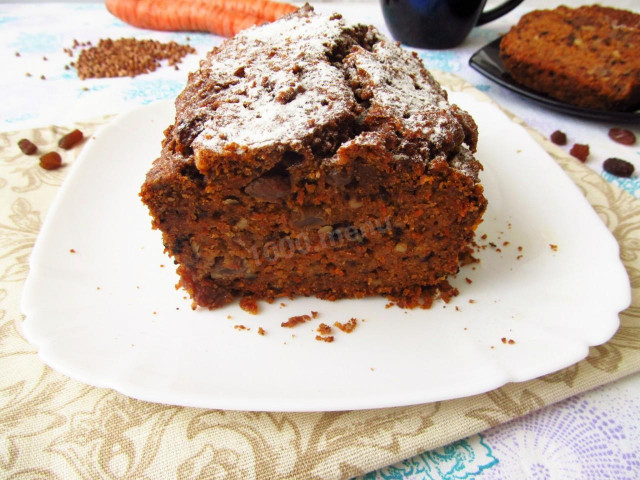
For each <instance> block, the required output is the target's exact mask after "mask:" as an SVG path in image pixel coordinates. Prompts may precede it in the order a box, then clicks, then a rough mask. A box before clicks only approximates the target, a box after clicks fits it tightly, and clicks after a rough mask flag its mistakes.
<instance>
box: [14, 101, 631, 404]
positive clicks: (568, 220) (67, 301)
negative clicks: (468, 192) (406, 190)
mask: <svg viewBox="0 0 640 480" xmlns="http://www.w3.org/2000/svg"><path fill="white" fill-rule="evenodd" d="M451 100H452V101H453V102H455V103H458V104H459V105H460V106H461V107H462V108H465V109H467V110H468V111H469V112H470V113H471V114H472V115H473V117H474V118H475V119H476V121H477V123H478V125H479V128H480V143H479V147H478V153H477V157H478V159H479V160H480V161H481V162H482V163H483V164H484V167H485V170H484V172H482V174H481V179H482V182H483V184H484V186H485V191H486V196H487V198H488V200H489V208H488V210H487V212H486V214H485V217H484V218H485V220H484V222H483V223H482V224H481V225H480V228H479V231H478V235H479V236H480V235H483V234H486V235H487V239H486V241H480V243H487V242H493V243H495V244H496V248H493V247H488V248H486V249H485V250H481V251H480V253H479V254H478V255H479V257H480V259H481V263H479V264H477V265H476V266H475V269H473V268H472V267H471V266H467V267H465V268H464V269H462V270H461V272H460V273H459V274H458V276H457V278H456V279H454V280H452V283H454V284H455V285H456V286H458V287H459V289H460V292H461V293H460V295H459V296H458V297H456V298H454V299H453V300H452V301H451V303H450V304H448V305H445V304H444V303H443V302H442V301H438V302H436V303H435V304H434V306H433V307H432V308H431V309H430V310H420V309H417V310H412V311H411V310H402V309H400V308H398V307H393V308H388V309H387V308H385V304H387V303H388V301H387V300H386V299H383V298H369V299H364V300H342V301H338V302H328V301H322V300H318V299H316V298H297V299H295V300H284V303H285V304H286V306H285V307H282V306H281V305H280V302H279V301H278V302H276V303H274V304H271V305H268V304H266V303H264V302H261V304H260V309H261V312H260V314H259V315H257V316H253V315H249V314H247V313H246V312H244V311H242V310H241V309H240V308H239V307H238V305H237V303H236V304H233V305H229V306H227V307H225V308H222V309H220V310H215V311H209V310H203V309H198V310H195V311H193V310H192V309H191V308H190V300H187V299H185V298H184V297H185V293H184V292H183V291H176V290H175V289H174V285H175V283H176V282H177V280H178V278H177V276H176V274H175V273H174V268H173V267H174V266H173V262H172V260H171V259H169V258H168V257H167V256H166V255H164V254H163V246H162V241H161V235H160V233H159V232H158V231H152V230H151V228H150V217H149V214H148V212H147V209H146V207H144V206H143V205H142V203H141V202H140V200H139V198H138V191H139V189H140V186H141V184H142V182H143V180H144V176H145V173H146V172H147V170H148V169H149V167H150V165H151V162H152V161H153V159H154V158H156V157H157V156H158V155H159V152H160V141H161V139H162V131H163V130H164V128H165V127H166V126H167V125H169V124H170V123H171V122H172V121H173V116H174V111H173V105H172V104H171V103H169V102H162V103H157V104H153V105H150V106H146V107H142V108H138V109H136V110H133V111H131V112H129V113H126V114H123V115H122V116H120V117H118V118H117V119H116V120H114V121H113V122H112V123H110V124H109V125H107V126H105V127H104V128H103V129H101V130H100V131H99V132H98V133H97V134H96V135H95V139H92V140H90V141H89V142H88V144H87V145H86V146H85V148H84V151H83V152H82V155H81V157H80V158H79V159H78V160H77V161H76V162H75V164H74V165H73V167H72V171H71V172H70V173H69V176H68V178H67V180H66V181H65V184H64V186H63V187H62V189H61V191H60V192H59V194H58V197H57V198H56V201H55V204H54V205H53V206H52V209H51V211H50V213H49V214H48V216H47V218H46V221H45V223H44V225H43V227H42V231H41V233H40V236H39V238H38V240H37V243H36V246H35V248H34V251H33V254H32V256H31V271H30V274H29V277H28V279H27V282H26V285H25V289H24V295H23V301H22V308H23V312H24V313H25V315H26V320H25V322H24V333H25V335H26V337H27V339H28V340H29V341H30V342H31V343H33V344H34V345H36V346H37V347H38V349H39V354H40V357H41V358H42V360H43V361H44V362H45V363H47V364H48V365H50V366H51V367H53V368H55V369H56V370H59V371H61V372H62V373H64V374H66V375H68V376H70V377H73V378H76V379H78V380H80V381H83V382H85V383H88V384H91V385H95V386H100V387H110V388H113V389H116V390H118V391H120V392H122V393H125V394H127V395H130V396H132V397H136V398H140V399H143V400H149V401H154V402H162V403H167V404H176V405H185V406H195V407H207V408H219V409H235V410H262V411H315V410H322V411H327V410H349V409H366V408H381V407H391V406H401V405H410V404H417V403H423V402H431V401H437V400H445V399H451V398H456V397H462V396H467V395H473V394H477V393H481V392H485V391H488V390H491V389H494V388H497V387H500V386H501V385H504V384H505V383H507V382H511V381H524V380H529V379H532V378H535V377H538V376H540V375H544V374H547V373H551V372H553V371H556V370H559V369H561V368H564V367H567V366H569V365H571V364H573V363H575V362H577V361H579V360H581V359H583V358H584V357H585V356H586V355H587V353H588V348H589V346H592V345H598V344H601V343H603V342H605V341H607V340H608V339H609V338H610V337H611V336H612V335H613V334H614V332H615V331H616V329H617V328H618V325H619V320H618V312H620V311H621V310H623V309H624V308H626V307H627V306H628V305H629V303H630V287H629V280H628V277H627V274H626V272H625V269H624V267H623V265H622V264H621V262H620V260H619V256H618V255H619V250H618V245H617V243H616V241H615V240H614V238H613V237H612V235H611V234H610V233H609V231H608V230H607V229H606V228H605V226H604V225H603V223H602V222H601V220H600V219H599V218H598V216H597V215H596V213H595V212H594V211H593V209H592V208H591V206H590V205H589V204H588V203H587V201H586V200H585V198H584V197H583V196H582V194H581V193H580V191H579V190H578V188H577V187H576V186H575V185H574V184H573V183H572V182H571V180H570V179H569V178H568V177H567V176H566V175H565V173H564V172H563V171H562V170H561V168H560V167H559V166H558V165H557V164H556V163H555V162H554V161H553V160H552V159H551V158H550V157H549V155H548V154H547V153H546V152H545V151H544V150H543V149H542V148H541V147H540V146H539V145H538V144H537V143H536V142H535V141H534V140H533V139H532V138H531V137H530V136H529V135H528V134H527V133H526V131H525V130H524V129H523V128H522V127H520V126H518V125H515V124H513V123H512V122H511V121H510V120H509V119H508V118H507V117H506V116H505V115H504V114H503V113H502V112H501V111H500V110H499V109H498V108H496V107H495V106H493V105H491V104H488V103H482V102H479V101H477V100H475V99H474V98H473V97H471V96H469V95H468V94H464V93H454V94H451ZM504 242H509V243H508V245H504ZM550 244H554V245H557V246H558V249H557V251H554V250H553V249H552V248H550ZM518 246H522V251H518V248H517V247H518ZM498 248H499V249H500V250H501V252H498V250H497V249H498ZM71 249H74V250H75V252H76V253H71V252H70V250H71ZM519 255H522V257H521V258H520V259H518V256H519ZM465 277H467V278H469V279H470V280H472V282H473V283H471V284H468V283H467V282H466V280H465ZM471 300H472V301H473V303H471ZM456 307H457V308H456ZM312 310H314V311H318V312H319V317H318V318H317V320H313V321H311V322H308V323H306V324H303V325H300V326H298V327H296V328H293V329H286V328H282V327H281V326H280V324H281V322H283V321H286V319H287V318H288V317H291V316H293V315H301V314H308V313H309V312H310V311H312ZM228 316H231V318H228ZM351 317H355V318H358V319H360V320H361V321H360V322H359V324H358V327H357V328H356V330H355V331H354V332H353V333H351V334H345V333H343V332H340V331H338V330H335V329H334V330H335V341H334V342H333V343H324V342H318V341H316V340H315V336H316V332H315V328H317V326H318V324H319V323H320V322H324V323H326V324H328V325H332V324H333V323H334V321H340V322H346V321H348V320H349V319H350V318H351ZM235 325H244V326H246V327H247V328H248V329H250V330H238V329H236V328H234V326H235ZM258 327H263V328H264V329H265V330H266V335H264V336H260V335H258V334H257V330H258ZM502 338H505V339H506V343H503V341H502V340H501V339H502ZM509 339H513V340H514V342H515V343H512V344H511V343H509V342H508V340H509Z"/></svg>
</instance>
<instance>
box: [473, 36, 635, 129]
mask: <svg viewBox="0 0 640 480" xmlns="http://www.w3.org/2000/svg"><path fill="white" fill-rule="evenodd" d="M501 39H502V37H500V38H497V39H495V40H494V41H493V42H491V43H489V44H487V45H485V46H484V47H482V48H481V49H480V50H478V51H477V52H476V53H474V54H473V55H472V56H471V58H470V59H469V65H470V66H471V68H473V69H474V70H477V71H478V72H480V73H481V74H482V75H484V76H485V77H487V78H490V79H491V80H493V81H494V82H497V83H499V84H500V85H502V86H503V87H505V88H508V89H509V90H511V91H512V92H516V93H519V94H520V95H522V96H524V97H526V98H528V99H529V100H533V101H534V102H536V103H539V104H540V105H544V106H545V107H548V108H551V109H553V110H557V111H559V112H562V113H568V114H570V115H576V116H578V117H584V118H592V119H595V120H613V121H616V122H635V123H637V122H640V111H629V112H616V111H610V110H596V109H593V108H583V107H576V106H575V105H570V104H568V103H565V102H562V101H560V100H556V99H554V98H550V97H548V96H547V95H545V94H544V93H540V92H536V91H535V90H531V89H530V88H527V87H524V86H522V85H519V84H518V83H516V82H515V80H513V78H511V76H510V75H509V74H508V73H507V71H506V69H505V68H504V64H503V63H502V59H501V58H500V40H501Z"/></svg>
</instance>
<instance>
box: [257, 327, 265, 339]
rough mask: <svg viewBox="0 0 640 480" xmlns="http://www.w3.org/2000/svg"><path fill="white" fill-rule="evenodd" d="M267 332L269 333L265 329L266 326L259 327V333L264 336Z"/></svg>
mask: <svg viewBox="0 0 640 480" xmlns="http://www.w3.org/2000/svg"><path fill="white" fill-rule="evenodd" d="M265 333H267V332H266V331H265V329H264V328H262V327H258V335H262V336H263V337H264V334H265Z"/></svg>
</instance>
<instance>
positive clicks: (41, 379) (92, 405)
mask: <svg viewBox="0 0 640 480" xmlns="http://www.w3.org/2000/svg"><path fill="white" fill-rule="evenodd" d="M439 78H440V80H441V81H442V82H443V83H444V84H445V85H447V86H448V88H449V89H451V90H465V91H469V92H472V93H473V94H474V95H476V96H478V97H479V98H482V99H484V100H486V101H490V100H489V99H488V97H486V96H484V95H483V94H482V93H480V92H478V91H476V90H474V89H473V88H472V87H471V86H469V85H468V84H466V83H464V82H463V81H462V80H460V79H458V78H456V77H454V76H452V75H445V74H441V75H439ZM107 120H108V119H107V118H103V119H100V120H97V121H94V122H85V123H81V124H77V125H74V126H67V127H48V128H40V129H33V130H28V131H21V132H12V133H0V200H1V202H0V478H10V479H25V480H26V479H43V480H44V479H75V478H81V479H103V478H108V479H124V478H126V479H162V478H179V479H212V478H229V479H242V480H247V479H298V480H301V479H302V480H311V479H322V480H329V479H338V478H350V477H354V476H358V475H362V474H364V473H366V472H369V471H371V470H374V469H377V468H380V467H382V466H385V465H388V464H391V463H394V462H397V461H399V460H402V459H405V458H408V457H410V456H412V455H415V454H417V453H420V452H423V451H425V450H428V449H432V448H435V447H438V446H441V445H445V444H447V443H450V442H452V441H454V440H457V439H460V438H463V437H467V436H469V435H471V434H473V433H476V432H479V431H482V430H485V429H487V428H489V427H491V426H495V425H498V424H500V423H503V422H506V421H508V420H510V419H513V418H516V417H519V416H522V415H525V414H527V413H529V412H532V411H534V410H537V409H539V408H541V407H543V406H545V405H549V404H551V403H554V402H557V401H559V400H561V399H564V398H566V397H569V396H572V395H575V394H577V393H580V392H584V391H585V390H588V389H591V388H594V387H596V386H598V385H602V384H604V383H607V382H611V381H614V380H616V379H618V378H621V377H623V376H625V375H628V374H630V373H633V372H636V371H640V297H639V293H640V258H639V252H640V203H639V202H638V201H637V200H635V199H634V198H632V197H631V196H630V195H628V194H627V193H625V192H623V191H621V190H619V189H618V188H616V187H615V186H613V185H611V184H609V183H607V182H605V181H604V180H602V179H601V178H600V177H599V176H598V175H597V174H596V173H594V172H593V171H591V170H590V169H588V168H586V167H585V166H583V165H582V164H580V163H579V162H578V161H576V160H575V159H573V158H572V157H569V156H568V155H567V154H566V153H565V151H564V150H562V149H560V148H559V147H556V146H555V145H553V144H551V143H550V142H548V141H547V140H546V139H545V138H543V137H542V136H541V135H540V134H538V133H537V132H535V131H530V133H531V135H532V136H533V137H534V138H535V139H536V140H537V141H538V142H539V143H540V144H542V145H543V146H544V147H545V148H546V149H547V151H549V153H550V154H551V155H552V156H553V157H554V158H555V159H556V160H557V161H558V163H559V164H560V165H561V166H562V167H563V168H564V170H565V171H566V172H567V174H568V175H569V176H570V177H571V178H572V179H573V180H574V181H575V182H576V183H577V184H578V185H579V187H580V188H581V190H582V191H583V193H584V194H585V196H586V197H587V198H588V200H589V202H590V203H591V204H592V205H593V207H594V208H595V210H596V211H597V212H598V214H599V215H600V217H601V218H602V220H603V221H604V222H605V223H606V224H607V225H608V227H609V228H610V229H611V231H612V232H613V234H614V235H615V236H616V238H617V239H618V241H619V242H620V246H621V256H622V260H623V261H624V263H625V265H626V267H627V271H628V272H629V276H630V278H631V284H632V287H633V305H632V306H631V307H630V308H629V309H627V310H626V311H625V312H624V313H622V315H621V328H620V330H619V331H618V333H617V334H616V335H615V336H614V337H613V339H612V340H610V341H609V342H608V343H606V344H605V345H602V346H598V347H595V348H592V349H591V351H590V354H589V356H588V357H587V358H586V359H585V360H584V361H582V362H580V363H578V364H576V365H573V366H571V367H569V368H567V369H564V370H562V371H559V372H557V373H554V374H552V375H548V376H546V377H543V378H539V379H536V380H532V381H529V382H525V383H517V384H509V385H506V386H504V387H502V388H499V389H497V390H494V391H491V392H488V393H486V394H482V395H477V396H474V397H469V398H463V399H458V400H453V401H446V402H436V403H430V404H424V405H416V406H412V407H404V408H391V409H384V410H370V411H351V412H331V413H323V412H317V413H258V412H235V411H220V410H201V409H193V408H182V407H174V406H166V405H159V404H153V403H147V402H142V401H138V400H133V399H130V398H128V397H125V396H123V395H121V394H119V393H117V392H114V391H111V390H105V389H100V388H94V387H89V386H86V385H83V384H81V383H79V382H77V381H75V380H72V379H70V378H67V377H65V376H63V375H62V374H59V373H57V372H56V371H53V370H51V369H50V368H48V367H46V366H45V365H44V364H42V362H40V360H39V359H38V355H37V352H36V350H35V348H34V347H32V346H31V345H29V344H28V343H27V342H26V341H25V340H24V338H23V337H22V335H21V333H20V324H21V322H22V316H21V314H20V309H19V301H20V293H21V288H22V284H23V282H24V280H25V278H26V276H27V273H28V258H29V253H30V251H31V248H32V246H33V243H34V241H35V239H36V236H37V234H38V230H39V228H40V225H41V222H42V219H43V217H44V216H45V215H46V212H47V209H48V207H49V205H50V204H51V201H52V199H53V197H54V196H55V194H56V191H57V190H58V187H59V186H60V185H61V183H62V182H63V180H64V177H65V174H66V171H67V170H68V169H67V168H62V169H60V170H57V171H53V172H49V171H45V170H42V169H41V168H40V167H39V166H38V165H37V157H28V156H25V155H23V154H21V153H20V151H19V150H18V148H17V146H16V143H17V141H18V140H19V139H20V138H22V137H27V138H30V139H32V140H33V141H34V142H35V143H36V144H37V145H39V146H40V148H41V150H42V151H46V150H48V149H53V148H54V145H55V142H56V141H57V139H58V138H59V137H60V136H61V135H62V134H63V133H64V132H66V131H68V130H69V129H70V128H72V127H76V126H77V127H79V128H81V129H82V130H83V131H84V132H85V133H86V134H92V133H93V132H94V131H95V130H96V128H97V127H98V126H99V125H101V124H103V123H105V122H106V121H107ZM514 121H516V122H517V121H518V120H517V119H514ZM79 151H80V149H75V150H72V151H70V152H65V153H64V161H65V163H67V164H71V163H72V162H73V161H74V159H75V158H76V156H77V155H78V153H79Z"/></svg>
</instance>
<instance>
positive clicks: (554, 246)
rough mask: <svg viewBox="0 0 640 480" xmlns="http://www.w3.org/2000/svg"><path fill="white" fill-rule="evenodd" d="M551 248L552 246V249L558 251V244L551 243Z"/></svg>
mask: <svg viewBox="0 0 640 480" xmlns="http://www.w3.org/2000/svg"><path fill="white" fill-rule="evenodd" d="M549 248H551V250H553V251H554V252H557V251H558V245H554V244H553V243H550V244H549Z"/></svg>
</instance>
